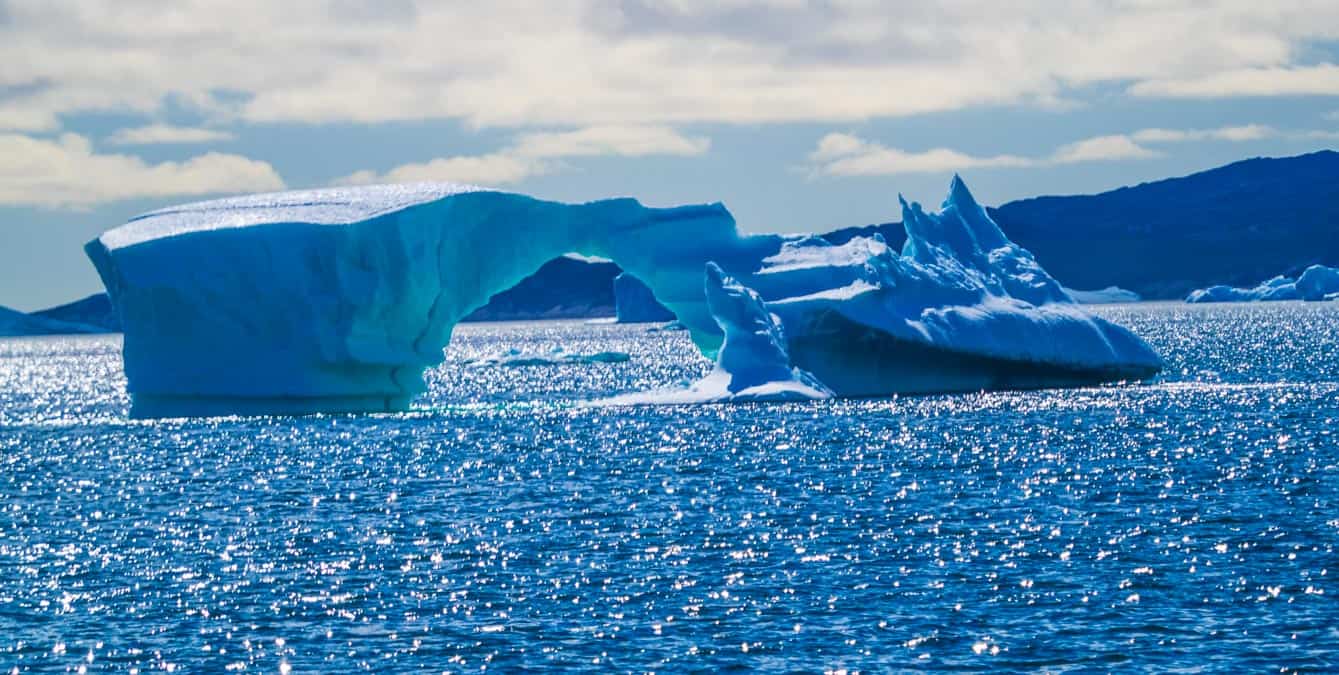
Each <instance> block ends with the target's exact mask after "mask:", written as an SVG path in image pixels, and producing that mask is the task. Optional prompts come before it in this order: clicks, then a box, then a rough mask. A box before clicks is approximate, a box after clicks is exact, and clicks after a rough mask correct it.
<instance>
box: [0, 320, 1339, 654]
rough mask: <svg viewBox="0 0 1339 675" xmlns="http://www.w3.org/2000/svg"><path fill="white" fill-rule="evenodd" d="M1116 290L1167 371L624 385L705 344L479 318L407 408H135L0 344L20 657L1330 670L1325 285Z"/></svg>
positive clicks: (13, 621)
mask: <svg viewBox="0 0 1339 675" xmlns="http://www.w3.org/2000/svg"><path fill="white" fill-rule="evenodd" d="M1097 311H1099V312H1100V313H1101V314H1103V315H1105V316H1107V317H1109V318H1112V319H1114V320H1116V321H1118V322H1121V323H1123V324H1125V325H1128V326H1130V327H1131V328H1133V329H1134V330H1135V331H1136V332H1138V333H1139V334H1140V335H1142V336H1143V337H1145V338H1146V339H1147V340H1148V341H1149V342H1150V343H1152V344H1153V345H1154V347H1155V348H1156V349H1157V350H1158V351H1159V352H1160V353H1162V354H1163V355H1164V356H1165V357H1166V358H1167V361H1168V368H1167V370H1166V372H1165V373H1164V374H1163V375H1161V376H1159V377H1158V378H1157V379H1155V380H1153V381H1151V382H1147V383H1143V384H1127V385H1115V386H1106V387H1096V388H1088V389H1077V390H1051V391H1032V392H997V393H979V394H968V395H953V396H927V397H901V398H892V399H873V400H839V401H822V402H812V403H802V404H798V403H792V404H773V405H766V404H752V405H719V406H683V407H675V406H663V407H601V406H591V405H587V404H586V402H588V401H591V400H596V399H599V398H603V397H606V396H610V395H613V394H618V393H624V392H629V391H640V390H646V389H652V388H656V387H665V386H675V385H677V384H681V383H686V382H688V381H691V380H692V379H694V378H696V377H698V376H700V375H702V374H703V373H704V372H705V371H706V370H707V369H708V368H709V364H708V363H706V362H705V361H704V360H703V359H702V357H701V356H699V355H698V354H697V353H696V352H695V351H694V349H693V347H692V346H691V344H690V343H689V341H688V338H687V335H686V334H685V333H683V332H676V331H669V330H648V328H649V327H648V326H647V325H607V324H587V323H581V322H543V323H515V324H491V325H462V326H460V327H459V328H458V329H457V331H456V335H455V338H454V340H453V342H452V346H451V348H450V349H449V350H448V354H447V357H448V360H447V363H446V364H444V365H443V366H442V367H440V368H438V369H436V370H434V371H432V372H431V373H429V377H428V382H429V385H430V391H429V393H428V394H427V395H426V396H424V397H423V398H422V399H421V401H420V402H419V404H418V406H417V408H416V409H415V410H414V411H413V412H410V413H405V414H391V415H356V416H312V417H300V418H283V417H272V418H265V417H259V418H224V419H197V420H160V421H132V420H129V419H127V417H126V412H127V406H128V403H127V399H126V397H125V394H124V393H123V392H124V379H123V377H122V374H121V370H120V355H119V339H117V338H116V337H111V336H109V337H80V338H46V339H23V340H5V341H0V669H3V670H5V671H9V670H10V669H11V668H15V669H18V670H19V671H21V672H22V671H44V670H45V671H63V670H77V669H81V668H87V669H89V670H93V671H99V670H117V671H119V670H126V671H131V670H138V671H139V672H143V673H147V672H150V671H159V670H169V671H170V670H177V669H179V670H183V671H209V672H226V671H227V670H247V671H256V670H259V671H263V672H266V671H268V672H273V671H276V670H278V671H280V672H288V671H297V672H307V671H327V672H347V671H351V670H359V669H361V670H369V671H376V672H394V671H402V672H422V671H433V672H436V671H481V670H502V671H510V670H515V669H519V668H530V669H552V670H562V671H570V670H586V671H591V672H607V671H680V670H709V669H711V670H714V669H768V670H783V669H800V670H806V671H818V670H841V669H846V670H850V671H855V670H861V671H884V670H895V669H907V668H926V669H949V668H957V669H969V670H985V669H989V670H1044V671H1063V670H1074V669H1078V670H1086V669H1099V670H1105V669H1113V668H1114V669H1142V670H1159V671H1167V670H1200V669H1207V670H1219V669H1224V670H1238V671H1259V672H1263V671H1267V670H1268V671H1277V670H1279V669H1294V668H1297V669H1314V670H1334V669H1336V668H1339V555H1337V552H1336V543H1337V542H1339V509H1337V508H1336V507H1337V506H1339V305H1336V303H1327V304H1316V305H1304V304H1300V303H1278V304H1268V305H1235V306H1233V305H1198V306H1186V305H1179V304H1151V305H1125V306H1110V307H1102V308H1098V310H1097ZM555 349H561V350H563V353H564V354H567V355H573V354H576V355H580V354H599V353H617V352H622V353H626V354H627V355H628V359H627V360H626V361H623V360H620V359H586V360H583V359H580V358H576V359H566V358H564V359H552V361H553V362H552V363H551V364H547V365H545V364H544V359H533V360H529V359H521V360H520V361H522V362H525V363H528V364H529V365H516V366H508V365H504V363H505V362H506V361H507V360H506V359H502V360H499V359H495V358H494V359H491V360H490V357H493V356H496V355H498V354H515V353H517V352H519V353H522V354H532V353H533V354H550V353H554V350H555ZM509 350H515V351H509ZM490 363H491V364H493V365H489V364H490ZM480 364H483V365H480Z"/></svg>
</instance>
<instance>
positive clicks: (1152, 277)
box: [990, 150, 1339, 299]
mask: <svg viewBox="0 0 1339 675" xmlns="http://www.w3.org/2000/svg"><path fill="white" fill-rule="evenodd" d="M990 213H991V216H992V217H993V218H994V219H995V221H996V222H998V223H999V224H1000V227H1001V228H1003V229H1004V231H1005V232H1007V233H1008V234H1009V237H1010V238H1011V239H1013V240H1014V241H1016V242H1018V244H1019V245H1021V246H1023V247H1024V248H1027V249H1028V250H1029V251H1031V252H1032V254H1033V255H1034V256H1036V258H1037V261H1038V262H1040V263H1041V265H1042V266H1043V267H1045V268H1046V269H1047V271H1049V272H1050V273H1051V274H1052V275H1053V276H1055V277H1056V278H1057V279H1060V280H1061V281H1063V282H1064V283H1065V285H1066V286H1069V287H1071V288H1101V287H1104V286H1112V285H1115V286H1120V287H1121V288H1127V289H1130V290H1132V291H1135V292H1137V293H1139V294H1140V295H1142V296H1144V297H1145V298H1147V299H1170V298H1176V299H1180V298H1183V297H1185V295H1186V294H1187V293H1189V292H1190V291H1191V290H1194V289H1196V288H1203V287H1206V286H1212V285H1216V284H1228V285H1234V286H1253V285H1255V284H1256V283H1258V282H1259V281H1261V280H1263V279H1268V278H1270V277H1273V276H1275V275H1278V274H1287V275H1290V276H1296V274H1297V273H1299V272H1301V271H1302V270H1303V269H1305V268H1306V267H1308V266H1310V265H1313V264H1328V265H1335V264H1339V152H1334V151H1331V150H1323V151H1320V152H1314V153H1310V154H1306V155H1299V156H1296V157H1285V158H1256V159H1247V160H1243V161H1240V162H1234V163H1232V164H1228V165H1226V166H1222V167H1219V168H1216V169H1210V170H1208V171H1201V172H1199V173H1194V174H1191V175H1189V176H1184V177H1181V178H1168V179H1165V180H1159V181H1154V182H1151V183H1142V184H1139V185H1135V186H1131V187H1123V188H1120V189H1117V190H1111V191H1110V192H1103V193H1101V194H1096V195H1088V196H1071V197H1034V198H1031V199H1023V200H1019V201H1016V202H1009V203H1008V204H1004V205H1003V206H1000V207H999V208H996V209H990Z"/></svg>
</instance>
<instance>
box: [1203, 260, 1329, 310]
mask: <svg viewBox="0 0 1339 675" xmlns="http://www.w3.org/2000/svg"><path fill="white" fill-rule="evenodd" d="M1337 297H1339V268H1334V267H1326V266H1324V265H1312V266H1310V267H1308V268H1306V269H1305V270H1303V271H1302V274H1301V275H1300V276H1298V277H1297V279H1292V278H1290V277H1286V276H1283V275H1279V276H1276V277H1274V278H1272V279H1269V280H1267V281H1262V282H1260V284H1259V285H1258V286H1255V287H1254V288H1237V287H1233V286H1223V285H1219V286H1210V287H1208V288H1202V289H1199V290H1197V291H1193V292H1191V294H1190V295H1189V296H1187V297H1186V302H1193V303H1199V302H1273V301H1279V300H1306V301H1309V302H1317V301H1322V300H1334V299H1336V298H1337Z"/></svg>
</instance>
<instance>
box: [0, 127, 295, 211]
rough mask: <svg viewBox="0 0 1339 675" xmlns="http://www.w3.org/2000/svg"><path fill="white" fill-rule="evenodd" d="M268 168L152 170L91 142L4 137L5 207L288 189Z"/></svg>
mask: <svg viewBox="0 0 1339 675" xmlns="http://www.w3.org/2000/svg"><path fill="white" fill-rule="evenodd" d="M283 187H284V182H283V180H281V179H280V178H279V174H278V173H276V172H275V170H274V168H273V167H271V166H270V165H269V164H268V163H266V162H262V161H258V160H254V159H248V158H246V157H241V156H238V155H226V154H220V153H214V152H211V153H207V154H203V155H199V156H196V157H192V158H190V159H187V160H185V161H182V162H162V163H159V164H148V163H146V162H145V161H144V160H142V159H140V158H138V157H134V156H131V155H104V154H98V153H96V152H95V151H94V150H93V146H92V144H91V143H89V141H88V139H87V138H85V137H83V136H80V135H78V134H69V133H67V134H63V135H61V136H60V138H58V139H55V140H47V139H42V138H33V137H30V136H24V135H20V134H0V205H10V206H41V207H74V208H80V207H87V206H91V205H93V204H98V203H103V202H111V201H117V200H123V199H133V198H141V197H165V196H176V195H204V194H216V193H223V192H258V191H266V190H279V189H283Z"/></svg>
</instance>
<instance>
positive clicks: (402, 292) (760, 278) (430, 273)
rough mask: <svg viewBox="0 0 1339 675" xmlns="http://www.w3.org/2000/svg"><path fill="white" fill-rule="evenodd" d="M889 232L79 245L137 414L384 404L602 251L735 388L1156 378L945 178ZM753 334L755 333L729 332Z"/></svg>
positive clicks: (360, 205)
mask: <svg viewBox="0 0 1339 675" xmlns="http://www.w3.org/2000/svg"><path fill="white" fill-rule="evenodd" d="M903 217H904V221H905V223H906V229H907V234H908V240H907V243H906V245H905V247H904V249H903V251H902V254H901V255H899V254H898V253H897V252H895V251H893V250H891V249H889V247H888V246H887V245H886V244H884V243H883V241H882V238H880V237H874V238H854V239H852V240H850V241H848V242H847V243H846V244H844V245H842V246H833V245H831V244H830V243H829V242H827V241H825V240H822V239H818V238H810V237H795V236H791V237H782V236H776V235H754V236H741V235H740V234H739V233H738V232H737V231H736V229H735V225H734V220H733V218H731V216H730V214H729V213H728V212H727V211H726V210H725V208H724V207H723V206H721V205H719V204H712V205H703V206H686V207H678V208H670V209H654V208H647V207H645V206H642V205H641V204H639V203H638V202H636V201H635V200H632V199H611V200H603V201H597V202H590V203H586V204H563V203H558V202H551V201H543V200H537V199H533V198H530V197H526V196H523V195H517V194H511V193H504V192H496V191H491V190H484V189H480V188H473V187H467V186H457V185H446V184H421V185H409V186H372V187H359V188H340V189H330V190H314V191H305V192H289V193H280V194H273V195H255V196H250V197H242V198H236V199H227V200H218V201H212V202H203V203H198V204H191V205H186V206H181V207H175V208H170V209H164V210H161V211H156V212H153V213H150V214H147V215H145V216H141V217H139V218H136V219H134V220H132V221H130V222H129V223H127V224H126V225H124V226H122V227H120V228H117V229H115V230H111V231H109V232H107V233H106V234H104V235H102V236H101V237H99V238H98V239H97V240H94V241H93V242H90V244H89V245H88V247H87V250H88V253H89V256H90V258H92V260H93V261H94V264H95V265H96V266H97V268H98V271H99V273H100V275H101V276H102V279H103V282H104V284H105V285H106V286H107V289H108V291H109V293H110V295H111V298H112V301H113V303H114V304H115V305H116V307H117V313H118V315H119V316H120V318H121V320H122V322H123V326H124V330H125V348H124V358H125V364H126V377H127V381H128V387H129V390H130V393H131V395H132V401H133V407H132V413H133V414H135V415H141V416H161V415H194V414H225V413H302V412H315V411H366V410H398V409H404V408H406V407H408V405H409V403H410V401H411V400H412V398H413V397H414V396H415V395H416V394H418V393H420V392H421V391H422V390H423V387H424V385H423V379H422V373H423V370H424V369H425V368H427V367H430V366H433V365H436V364H439V363H441V361H442V359H443V353H442V350H443V348H444V347H445V346H446V344H447V342H448V340H449V339H450V336H451V330H452V328H453V327H454V326H455V324H456V323H457V322H458V321H460V320H461V319H462V318H463V317H465V316H467V315H468V314H469V313H470V312H471V311H473V310H474V309H475V308H477V307H479V306H481V305H482V304H484V303H485V302H486V301H487V300H488V298H489V297H490V296H491V295H493V294H494V293H497V292H498V291H501V290H505V289H507V288H509V287H511V286H512V285H514V284H515V283H516V282H517V281H519V280H520V279H522V278H524V277H525V276H527V275H528V274H530V273H531V272H533V271H534V270H535V269H537V268H538V267H539V266H540V265H542V264H543V263H544V262H545V261H548V260H550V259H552V258H554V257H556V256H559V255H561V254H563V253H567V252H576V253H580V254H584V255H588V256H599V257H603V258H609V259H612V260H614V261H615V262H617V263H618V264H619V265H620V266H621V267H622V268H623V269H624V270H626V271H627V272H628V273H630V274H632V275H635V276H636V277H637V278H638V279H640V280H642V281H643V282H645V284H646V285H647V287H649V288H650V289H651V291H652V292H653V294H654V297H655V299H656V300H658V301H659V302H660V303H663V304H664V305H665V306H666V307H667V308H668V309H670V310H671V311H672V312H673V313H674V314H675V315H676V316H677V317H678V318H679V320H680V321H681V322H682V323H683V324H684V325H685V326H686V327H687V328H688V330H689V331H690V334H691V336H692V338H693V340H694V342H695V343H696V344H697V345H698V347H699V348H700V349H701V350H702V351H703V353H704V354H705V355H707V356H708V357H710V358H719V359H721V360H720V361H718V366H719V368H718V369H719V370H720V372H723V373H727V374H729V375H730V376H731V378H735V377H736V376H738V377H740V378H742V379H740V382H741V384H742V383H744V382H754V381H758V378H757V377H753V376H752V375H745V373H748V372H754V373H756V372H771V373H775V374H776V375H777V377H779V378H781V379H780V380H777V381H778V382H782V381H793V382H798V383H801V384H803V385H804V386H806V387H810V388H812V389H813V390H814V391H824V392H825V391H831V392H833V393H835V394H837V395H880V394H890V393H896V392H924V391H961V390H971V389H983V388H997V387H1032V386H1057V385H1067V384H1081V383H1089V382H1097V381H1104V380H1110V379H1123V378H1133V377H1142V376H1145V375H1148V374H1151V373H1152V372H1156V370H1157V369H1158V367H1159V366H1160V361H1159V360H1158V358H1157V356H1156V355H1154V354H1153V353H1152V351H1151V350H1149V349H1148V347H1147V346H1146V345H1145V344H1144V343H1143V342H1142V341H1140V340H1139V339H1138V338H1136V337H1134V336H1133V335H1132V334H1130V333H1128V332H1127V331H1125V330H1124V329H1122V328H1120V327H1118V326H1115V325H1112V324H1110V323H1108V322H1105V321H1103V320H1101V319H1097V318H1094V317H1092V316H1089V315H1088V314H1086V313H1085V312H1083V311H1082V310H1081V309H1080V308H1078V307H1077V305H1075V304H1073V302H1072V301H1071V299H1070V298H1069V296H1068V295H1067V294H1066V293H1065V291H1064V289H1062V288H1061V287H1060V285H1059V284H1058V283H1056V282H1055V280H1054V279H1052V278H1051V277H1050V276H1049V275H1047V274H1046V273H1045V271H1044V270H1042V269H1041V268H1040V267H1039V266H1038V265H1037V264H1036V262H1035V261H1034V260H1033V259H1032V257H1031V255H1029V254H1028V253H1027V252H1026V251H1024V250H1022V249H1020V248H1018V247H1017V246H1015V245H1013V244H1012V243H1010V242H1009V241H1008V239H1007V238H1005V236H1004V234H1003V233H1002V232H1001V231H1000V230H999V228H998V227H997V226H996V225H995V224H994V222H993V221H991V220H990V218H989V217H988V216H987V215H986V213H985V211H984V210H983V209H982V208H981V207H980V206H979V205H977V204H976V202H975V200H973V199H972V197H971V194H970V193H969V192H968V191H967V188H966V186H965V185H963V184H962V182H961V181H960V180H957V179H955V181H954V183H953V185H952V187H951V190H950V195H949V198H948V199H947V200H946V201H945V203H944V208H943V211H942V213H939V214H930V213H926V212H924V211H923V210H922V209H921V208H920V207H919V206H918V205H915V204H906V203H905V202H904V203H903ZM708 262H712V263H715V265H714V266H713V267H710V268H709V267H708V266H707V263H708ZM704 270H706V271H707V279H706V286H705V289H704V282H703V273H704ZM713 270H714V271H713ZM713 275H715V276H713ZM727 277H731V278H732V279H727ZM713 280H714V281H715V283H713ZM735 280H737V281H735ZM713 289H714V290H713ZM750 289H751V290H750ZM746 291H747V292H746ZM712 298H715V301H714V304H713V300H712ZM773 315H775V317H773ZM764 317H765V318H766V321H764V320H763V318H764ZM773 320H774V323H771V324H769V323H768V322H772V321H773ZM767 325H771V326H772V328H774V329H775V331H773V330H772V328H769V329H768V330H766V331H763V332H762V333H758V331H756V330H753V329H748V330H746V331H744V332H738V330H736V329H741V327H744V326H755V327H756V326H764V327H765V326H767ZM732 330H736V332H735V333H733V334H735V335H741V336H743V335H749V334H757V335H758V336H759V339H761V337H762V336H763V334H764V333H765V335H766V336H767V340H763V341H761V342H756V343H755V342H754V341H752V340H753V339H752V338H747V339H746V338H744V337H741V338H739V339H737V340H736V341H735V343H734V344H735V345H740V344H745V343H747V344H753V345H755V346H757V347H758V349H752V348H750V349H744V350H733V351H722V352H721V354H719V355H718V351H720V350H721V346H722V342H723V340H724V341H727V342H728V336H729V335H731V334H732V333H731V331H732ZM741 341H742V342H741ZM769 341H770V342H771V343H774V344H775V347H777V348H778V349H779V350H780V351H779V352H778V351H776V350H771V351H769V349H768V348H766V345H767V344H768V342H769ZM738 354H743V355H744V357H743V358H737V356H738ZM750 355H752V356H750ZM764 357H765V358H764ZM749 358H757V359H761V360H760V361H759V362H758V363H757V364H754V365H755V366H757V368H755V367H754V366H751V365H749V363H750V361H749ZM783 362H784V363H783ZM759 364H761V365H759ZM782 366H784V367H782ZM801 373H809V374H811V375H812V378H810V376H809V375H801ZM813 378H816V379H813ZM731 381H733V379H732V380H731ZM764 384H765V383H764ZM753 386H762V385H761V384H751V385H749V386H744V387H743V388H742V389H740V388H739V387H735V386H734V385H731V387H730V388H731V389H734V390H736V391H731V392H730V393H739V392H742V391H744V390H746V389H749V388H751V387H753Z"/></svg>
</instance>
